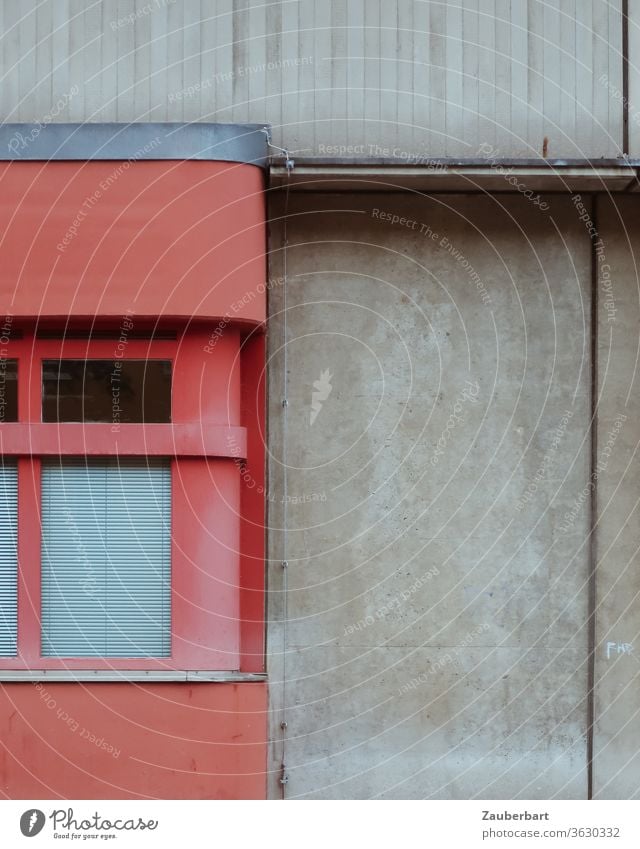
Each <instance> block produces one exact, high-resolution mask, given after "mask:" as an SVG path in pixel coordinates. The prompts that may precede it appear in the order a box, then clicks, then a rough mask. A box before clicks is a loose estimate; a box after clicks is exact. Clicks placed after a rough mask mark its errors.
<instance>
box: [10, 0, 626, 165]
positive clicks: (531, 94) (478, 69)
mask: <svg viewBox="0 0 640 849" xmlns="http://www.w3.org/2000/svg"><path fill="white" fill-rule="evenodd" d="M621 5H622V3H621V0H613V2H607V0H549V2H542V0H515V2H514V0H458V2H456V3H445V2H436V0H395V2H388V0H280V2H273V3H269V2H262V0H234V2H232V0H201V2H195V0H194V2H191V0H189V2H185V3H182V2H176V0H135V2H133V0H131V1H130V2H122V0H103V2H94V3H85V2H81V0H38V2H36V0H21V2H19V3H18V2H13V0H3V2H1V3H0V15H1V16H2V19H1V20H0V31H1V32H2V33H3V36H2V39H1V44H0V46H1V50H2V56H1V61H2V66H3V71H4V77H3V80H2V86H0V117H1V118H2V120H3V121H26V122H38V121H41V122H48V121H200V120H202V121H232V122H247V121H249V122H263V121H264V122H269V123H271V124H272V125H273V126H274V141H275V142H276V143H277V144H279V145H284V146H287V147H289V148H291V149H294V150H296V151H298V152H300V153H301V152H304V153H305V154H307V155H319V156H327V155H340V154H341V155H350V156H373V155H378V156H382V155H387V156H388V155H391V156H396V157H409V156H411V155H413V154H420V155H424V154H429V155H434V156H445V155H446V156H461V157H462V156H465V157H470V156H478V155H487V154H489V155H491V154H495V155H502V156H537V155H541V154H542V147H543V139H544V138H545V136H546V137H547V138H548V150H547V153H548V155H549V156H550V157H561V156H567V157H599V156H617V155H619V154H620V153H621V150H622V126H623V114H622V113H623V108H622V100H621V99H622V89H623V82H622V44H621V37H622V20H621ZM638 5H639V4H638V0H632V2H631V4H630V12H631V13H632V16H634V17H633V20H636V19H638V14H639V12H640V9H639V8H638ZM633 20H632V25H631V26H630V43H631V48H632V50H633V48H634V47H638V46H640V45H638V44H637V43H636V42H637V41H638V36H637V33H636V31H635V27H634V26H633ZM636 53H637V50H636ZM635 65H638V62H637V61H636V62H635ZM630 68H631V70H630V92H631V95H632V98H631V99H633V94H634V91H635V90H636V89H637V74H636V73H635V72H634V70H633V68H634V61H633V55H631V62H630ZM629 123H630V136H631V143H632V144H631V151H630V152H631V154H632V155H634V154H635V155H638V154H639V153H640V132H639V131H638V127H637V126H636V124H635V123H634V121H633V119H631V120H630V122H629ZM483 144H484V147H481V145H483ZM349 146H351V149H348V148H349ZM345 148H347V149H345ZM634 148H635V150H634Z"/></svg>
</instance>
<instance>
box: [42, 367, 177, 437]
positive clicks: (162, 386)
mask: <svg viewBox="0 0 640 849" xmlns="http://www.w3.org/2000/svg"><path fill="white" fill-rule="evenodd" d="M42 421H43V422H110V423H111V424H113V425H119V424H126V423H127V422H170V421H171V362H170V361H169V360H125V359H121V360H44V361H43V363H42Z"/></svg>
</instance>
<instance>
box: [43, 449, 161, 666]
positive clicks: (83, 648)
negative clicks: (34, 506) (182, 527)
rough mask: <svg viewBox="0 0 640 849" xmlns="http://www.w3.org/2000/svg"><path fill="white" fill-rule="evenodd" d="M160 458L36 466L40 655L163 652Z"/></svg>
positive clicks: (110, 654)
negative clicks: (38, 475)
mask: <svg viewBox="0 0 640 849" xmlns="http://www.w3.org/2000/svg"><path fill="white" fill-rule="evenodd" d="M170 551H171V470H170V465H169V463H168V462H166V461H162V460H160V461H155V460H149V459H141V460H126V461H122V460H115V459H114V460H111V461H104V460H102V461H97V462H96V461H91V460H84V459H83V460H70V461H67V460H63V461H60V460H58V461H55V462H45V463H43V465H42V654H43V656H46V657H167V656H169V655H170V653H171V646H170V633H171V556H170Z"/></svg>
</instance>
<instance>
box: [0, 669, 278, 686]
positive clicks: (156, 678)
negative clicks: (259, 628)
mask: <svg viewBox="0 0 640 849" xmlns="http://www.w3.org/2000/svg"><path fill="white" fill-rule="evenodd" d="M266 680H267V673H266V672H215V671H211V672H195V671H190V670H175V671H174V670H171V671H168V672H162V671H156V670H154V669H150V670H149V671H144V670H135V669H96V670H91V669H40V670H38V669H29V670H23V669H15V670H11V669H2V670H0V682H2V683H11V682H19V681H78V682H80V681H81V682H88V681H97V682H114V681H122V682H130V681H139V682H143V681H149V682H161V681H167V682H176V681H183V682H194V683H196V682H207V683H216V684H245V683H251V682H260V681H266Z"/></svg>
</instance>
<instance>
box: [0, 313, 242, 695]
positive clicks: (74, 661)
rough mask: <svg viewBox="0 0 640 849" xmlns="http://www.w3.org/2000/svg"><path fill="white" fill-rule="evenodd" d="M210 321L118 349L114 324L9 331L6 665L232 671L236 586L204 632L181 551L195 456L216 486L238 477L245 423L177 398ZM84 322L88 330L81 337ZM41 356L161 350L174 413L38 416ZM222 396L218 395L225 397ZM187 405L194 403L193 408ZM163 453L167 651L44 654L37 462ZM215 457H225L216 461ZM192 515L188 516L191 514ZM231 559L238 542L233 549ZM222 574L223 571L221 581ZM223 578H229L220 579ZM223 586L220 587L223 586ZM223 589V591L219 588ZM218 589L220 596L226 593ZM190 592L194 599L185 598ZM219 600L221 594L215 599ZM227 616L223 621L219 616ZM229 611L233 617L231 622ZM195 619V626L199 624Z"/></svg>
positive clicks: (1, 667) (236, 646)
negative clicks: (13, 648)
mask: <svg viewBox="0 0 640 849" xmlns="http://www.w3.org/2000/svg"><path fill="white" fill-rule="evenodd" d="M210 335H211V328H206V327H205V328H200V329H193V330H188V329H187V330H185V331H184V332H178V333H177V334H176V338H175V339H167V338H160V339H153V338H151V339H146V338H145V339H136V338H131V339H128V340H127V341H126V344H125V345H124V346H123V349H122V350H121V351H120V352H119V353H118V355H117V356H115V355H114V352H115V351H116V350H118V345H119V342H118V334H117V333H116V332H115V331H114V338H113V339H105V338H98V339H89V338H85V339H80V338H64V337H63V338H60V339H56V338H50V337H47V338H39V337H38V335H37V333H36V332H34V331H25V332H24V333H23V334H22V336H21V337H19V336H16V338H12V339H11V340H10V342H9V343H8V345H7V346H6V347H7V349H8V353H7V357H8V358H9V357H10V358H11V359H16V360H18V422H4V423H3V422H0V453H1V454H2V455H3V456H6V457H15V458H16V460H17V477H18V502H17V503H18V516H17V521H18V588H17V590H18V602H17V604H18V616H17V628H18V633H17V647H18V653H17V656H15V657H0V680H1V679H2V673H3V672H4V671H7V672H8V671H30V670H38V671H39V670H43V671H49V670H50V671H59V670H70V671H78V672H82V671H87V672H97V673H100V672H101V671H117V670H122V671H123V673H125V672H126V671H134V672H135V671H138V672H149V673H152V672H154V671H155V672H163V673H169V672H175V671H177V670H181V671H182V670H184V671H187V672H189V671H190V670H192V671H196V672H201V671H204V670H210V671H214V670H215V671H218V670H219V671H222V672H226V671H235V670H240V669H241V668H242V665H241V652H242V647H241V622H240V613H239V608H240V607H241V606H242V600H241V599H240V600H238V595H239V590H240V587H239V585H238V583H237V582H236V586H235V587H232V588H229V592H228V593H227V596H228V600H227V601H225V602H224V604H225V605H226V606H225V609H223V610H222V611H221V615H220V614H217V616H218V618H219V619H220V620H221V621H220V626H219V629H218V626H216V629H217V630H218V632H217V633H216V632H213V633H211V634H210V635H209V634H207V635H206V637H205V638H204V639H209V640H210V642H209V644H208V645H204V644H203V633H202V632H203V629H202V623H200V624H199V626H197V625H192V624H191V619H192V618H193V602H192V599H193V597H194V592H193V589H192V588H193V586H194V582H195V584H196V585H197V579H198V576H197V574H196V573H197V571H198V570H199V569H201V566H202V564H198V563H193V562H192V560H190V559H189V558H188V557H187V556H186V555H185V554H184V552H183V551H182V549H183V547H184V545H183V543H184V539H185V538H189V534H192V533H193V524H194V523H193V519H192V518H189V517H188V513H189V510H190V505H191V500H190V498H189V497H188V496H189V492H188V491H185V489H184V487H185V484H184V481H185V479H188V478H189V475H190V474H192V473H193V469H194V463H195V464H197V466H198V469H199V472H198V473H199V474H200V476H202V475H204V474H206V476H207V480H208V481H210V482H211V484H212V488H213V489H215V490H217V489H218V483H219V482H220V488H221V490H222V489H223V488H224V485H225V481H226V484H227V485H228V484H229V482H230V481H231V482H232V485H233V486H235V483H233V481H234V480H235V478H238V501H239V500H240V483H239V472H238V468H239V465H238V457H246V445H247V436H246V433H247V431H246V428H245V427H243V426H241V424H240V422H239V421H237V422H235V421H234V422H229V421H227V422H226V423H225V424H222V423H210V422H207V423H206V427H204V426H203V424H204V423H203V422H201V421H199V419H198V417H197V416H194V415H192V414H191V415H190V414H189V410H188V409H187V408H186V407H188V404H186V402H185V404H182V405H181V403H180V398H179V393H176V381H177V380H180V379H182V378H184V375H185V372H186V373H190V372H189V369H191V368H197V369H198V371H197V374H198V376H201V371H202V367H201V366H200V365H198V363H199V358H201V357H202V350H203V347H204V345H206V342H207V340H208V339H210ZM88 336H89V331H87V337H88ZM47 359H107V360H108V359H113V360H115V359H164V360H170V361H171V364H172V399H171V402H172V403H171V407H172V422H171V423H126V424H118V425H117V426H114V425H112V424H111V423H97V422H86V423H79V422H68V423H67V422H42V363H43V361H44V360H47ZM222 400H224V399H222ZM192 412H193V411H192ZM65 456H66V457H90V458H93V459H98V458H100V457H105V458H113V457H116V456H119V457H122V458H126V457H144V456H151V457H164V458H167V459H168V460H169V461H170V465H171V591H170V592H171V622H172V626H171V654H170V656H169V657H159V658H139V657H133V658H113V657H107V658H100V657H44V656H43V655H42V652H41V622H40V617H41V592H40V590H41V540H42V528H41V506H40V502H41V490H42V487H41V467H42V458H44V457H61V458H64V457H65ZM218 461H222V462H218ZM189 522H191V524H189ZM236 554H237V557H238V560H240V559H241V552H240V550H239V549H238V551H237V552H236ZM223 583H224V579H222V580H221V584H223ZM227 583H228V581H227ZM223 589H224V588H223ZM223 595H224V593H223ZM227 596H225V598H227ZM190 599H191V600H190ZM221 604H222V602H221ZM224 620H226V621H224ZM229 620H232V627H230V625H229ZM198 627H199V631H198Z"/></svg>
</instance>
